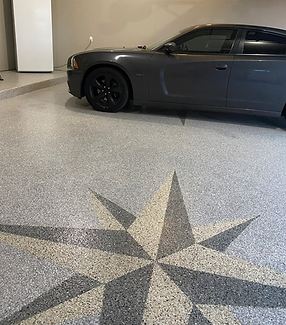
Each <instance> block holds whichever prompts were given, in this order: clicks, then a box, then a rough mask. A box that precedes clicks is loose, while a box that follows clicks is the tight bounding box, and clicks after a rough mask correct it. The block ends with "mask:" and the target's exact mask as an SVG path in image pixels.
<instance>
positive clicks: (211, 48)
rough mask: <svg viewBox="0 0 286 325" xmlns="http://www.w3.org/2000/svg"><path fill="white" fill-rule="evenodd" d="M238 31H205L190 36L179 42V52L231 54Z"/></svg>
mask: <svg viewBox="0 0 286 325" xmlns="http://www.w3.org/2000/svg"><path fill="white" fill-rule="evenodd" d="M236 34H237V30H234V29H204V30H202V31H198V32H194V33H191V34H189V36H188V38H184V39H181V40H180V41H178V42H177V45H178V51H179V52H183V53H194V52H195V53H198V52H200V53H229V52H230V50H231V49H232V46H233V43H234V39H235V36H236Z"/></svg>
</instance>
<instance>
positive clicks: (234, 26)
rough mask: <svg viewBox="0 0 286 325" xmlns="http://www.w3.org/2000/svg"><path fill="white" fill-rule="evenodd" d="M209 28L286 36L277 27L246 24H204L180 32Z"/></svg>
mask: <svg viewBox="0 0 286 325" xmlns="http://www.w3.org/2000/svg"><path fill="white" fill-rule="evenodd" d="M209 27H215V28H219V27H221V28H240V29H249V28H251V29H259V30H264V31H268V32H273V33H279V34H283V35H286V30H284V29H280V28H277V27H268V26H259V25H246V24H203V25H196V26H192V27H190V28H185V29H183V30H181V31H180V33H187V32H191V31H193V30H195V29H199V28H209Z"/></svg>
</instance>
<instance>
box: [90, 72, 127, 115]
mask: <svg viewBox="0 0 286 325" xmlns="http://www.w3.org/2000/svg"><path fill="white" fill-rule="evenodd" d="M84 91H85V96H86V99H87V100H88V102H89V103H90V105H91V106H92V107H93V109H95V110H97V111H104V112H114V113H115V112H118V111H120V110H121V109H122V108H123V107H125V106H126V104H127V102H128V100H129V89H128V84H127V81H126V79H125V77H124V76H123V75H122V73H120V72H119V71H117V70H115V69H112V68H98V69H95V70H93V71H92V72H91V73H90V74H89V75H88V77H87V78H86V81H85V89H84Z"/></svg>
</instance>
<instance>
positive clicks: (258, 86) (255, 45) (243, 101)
mask: <svg viewBox="0 0 286 325" xmlns="http://www.w3.org/2000/svg"><path fill="white" fill-rule="evenodd" d="M243 34H244V35H243V38H242V42H241V45H240V48H241V54H238V55H236V56H235V59H234V62H233V67H232V71H231V75H230V82H229V89H228V95H227V107H229V108H240V109H245V110H255V111H257V112H260V113H263V112H264V113H266V114H271V113H273V115H276V114H278V113H281V111H282V110H283V107H284V105H285V103H286V55H285V51H286V37H285V36H283V35H279V34H275V33H271V32H268V31H263V30H259V29H254V28H250V29H247V30H245V31H244V33H243Z"/></svg>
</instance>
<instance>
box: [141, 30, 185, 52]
mask: <svg viewBox="0 0 286 325" xmlns="http://www.w3.org/2000/svg"><path fill="white" fill-rule="evenodd" d="M180 34H181V32H178V33H176V34H174V35H172V36H169V37H167V38H164V39H163V40H161V41H159V42H156V43H154V44H152V45H149V46H147V47H148V48H149V49H151V50H156V49H157V48H159V47H161V46H163V45H164V44H166V43H169V42H171V41H172V40H173V39H174V38H176V37H177V36H179V35H180Z"/></svg>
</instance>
